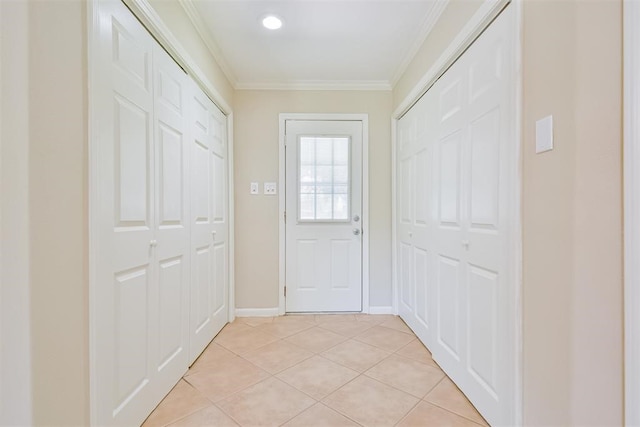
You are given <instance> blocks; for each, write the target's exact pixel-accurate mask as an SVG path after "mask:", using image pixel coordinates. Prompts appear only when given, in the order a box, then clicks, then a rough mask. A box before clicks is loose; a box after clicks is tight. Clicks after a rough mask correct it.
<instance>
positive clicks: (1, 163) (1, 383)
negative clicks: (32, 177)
mask: <svg viewBox="0 0 640 427" xmlns="http://www.w3.org/2000/svg"><path fill="white" fill-rule="evenodd" d="M28 94H29V86H28V7H27V3H26V2H6V1H3V2H0V425H29V424H31V421H32V418H31V414H32V408H31V366H30V365H31V352H30V346H31V340H30V318H29V317H30V310H29V305H30V304H29V223H28V220H29V212H28V206H29V202H28V194H29V193H28V170H29V169H28V164H27V162H28V153H29V126H28V107H29V103H28V99H29V97H28Z"/></svg>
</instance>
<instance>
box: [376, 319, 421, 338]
mask: <svg viewBox="0 0 640 427" xmlns="http://www.w3.org/2000/svg"><path fill="white" fill-rule="evenodd" d="M380 326H384V327H385V328H390V329H395V330H396V331H400V332H404V333H406V334H411V335H415V334H414V333H413V331H412V330H411V328H409V327H408V326H407V324H406V323H404V321H403V320H402V319H401V318H399V317H396V316H394V317H392V318H391V319H389V320H386V321H384V322H382V323H380Z"/></svg>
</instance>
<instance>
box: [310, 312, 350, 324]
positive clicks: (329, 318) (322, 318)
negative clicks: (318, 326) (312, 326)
mask: <svg viewBox="0 0 640 427" xmlns="http://www.w3.org/2000/svg"><path fill="white" fill-rule="evenodd" d="M355 320H356V315H355V314H316V322H318V323H327V322H353V321H355Z"/></svg>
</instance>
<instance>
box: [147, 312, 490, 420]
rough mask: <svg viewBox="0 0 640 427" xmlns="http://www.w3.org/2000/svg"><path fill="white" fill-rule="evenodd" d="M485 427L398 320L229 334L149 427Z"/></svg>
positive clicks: (275, 323) (302, 320)
mask: <svg viewBox="0 0 640 427" xmlns="http://www.w3.org/2000/svg"><path fill="white" fill-rule="evenodd" d="M238 425H240V426H247V427H262V426H287V427H294V426H300V427H313V426H323V427H334V426H335V427H338V426H402V427H408V426H415V427H418V426H455V427H465V426H467V427H474V426H475V427H477V426H478V425H486V422H485V421H484V419H483V418H482V417H481V416H480V414H478V412H477V411H476V409H475V408H474V407H473V406H472V405H471V403H469V401H468V400H467V399H466V398H465V396H464V395H463V394H462V393H461V392H460V390H458V388H457V387H456V386H455V384H454V383H453V382H452V381H451V380H450V379H449V378H448V377H447V376H446V375H445V374H444V372H442V370H441V369H440V367H439V366H438V365H437V364H436V363H435V362H434V361H433V359H432V358H431V354H430V353H429V351H428V350H427V349H426V348H425V347H424V346H423V345H422V344H421V343H420V341H418V339H417V338H416V336H415V335H414V334H413V332H412V331H411V330H410V329H409V328H408V327H407V326H406V325H405V324H404V322H403V321H402V320H401V319H400V318H399V317H397V316H388V315H379V316H375V315H360V314H346V315H300V316H284V317H276V318H271V317H269V318H238V319H236V321H235V322H233V323H230V324H228V325H227V326H226V327H225V328H224V329H223V330H222V331H221V332H220V334H218V336H217V337H216V338H215V339H214V340H213V342H212V343H211V344H210V345H209V347H207V349H206V350H205V351H204V353H202V355H201V356H200V358H199V359H198V360H197V361H196V363H194V364H193V366H192V367H191V369H189V372H188V373H187V374H186V375H185V377H184V378H183V379H182V380H181V381H180V382H179V383H178V384H177V385H176V386H175V387H174V388H173V390H172V391H171V392H170V393H169V395H168V396H167V397H166V398H165V399H164V400H163V401H162V402H161V403H160V405H158V407H157V408H156V409H155V411H153V413H152V414H151V415H150V416H149V418H148V419H147V420H146V421H145V423H144V426H145V427H147V426H148V427H151V426H172V427H177V426H182V427H187V426H238Z"/></svg>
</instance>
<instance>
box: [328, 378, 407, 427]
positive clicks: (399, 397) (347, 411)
mask: <svg viewBox="0 0 640 427" xmlns="http://www.w3.org/2000/svg"><path fill="white" fill-rule="evenodd" d="M418 401H419V400H418V399H416V398H415V397H413V396H411V395H410V394H407V393H404V392H402V391H400V390H396V389H395V388H393V387H390V386H388V385H385V384H382V383H381V382H378V381H376V380H374V379H371V378H368V377H366V376H360V377H358V378H356V379H355V380H353V381H351V382H350V383H348V384H347V385H345V386H344V387H342V388H340V389H338V390H337V391H335V392H334V393H332V394H330V395H329V396H328V397H327V398H326V399H324V401H323V403H324V404H325V405H327V406H329V407H330V408H332V409H335V410H336V411H338V412H340V413H342V414H343V415H345V416H347V417H349V418H351V419H352V420H354V421H356V422H358V423H360V424H362V425H364V426H393V425H395V424H396V423H397V422H398V421H400V420H401V419H402V418H403V417H404V416H405V415H406V414H407V413H408V412H409V411H410V410H411V409H412V408H413V407H414V406H415V405H416V403H418Z"/></svg>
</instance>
